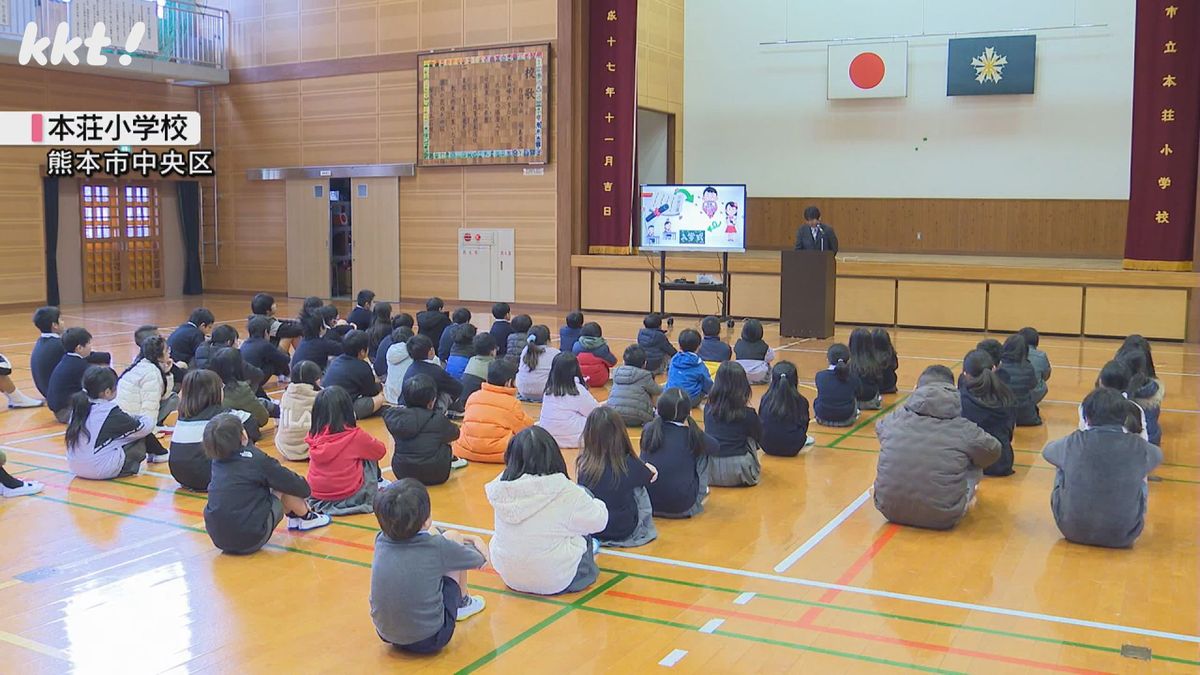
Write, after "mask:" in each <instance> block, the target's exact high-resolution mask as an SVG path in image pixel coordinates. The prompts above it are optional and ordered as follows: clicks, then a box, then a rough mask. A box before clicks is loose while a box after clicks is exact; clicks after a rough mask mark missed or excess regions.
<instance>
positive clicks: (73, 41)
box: [18, 21, 146, 66]
mask: <svg viewBox="0 0 1200 675" xmlns="http://www.w3.org/2000/svg"><path fill="white" fill-rule="evenodd" d="M145 36H146V24H145V23H143V22H141V21H138V22H137V23H135V24H133V28H131V29H130V31H129V37H128V38H126V40H125V51H126V52H129V53H127V54H121V56H120V57H119V58H118V59H117V60H118V61H119V62H120V63H121V65H123V66H128V65H129V64H131V63H133V57H132V56H130V55H129V54H130V53H133V52H135V51H137V48H138V45H139V44H141V42H142V38H143V37H145ZM80 45H84V46H86V47H87V64H88V65H89V66H103V65H105V64H107V63H108V56H106V55H105V54H103V53H102V52H101V51H100V50H102V49H104V48H105V47H111V46H112V39H111V38H109V37H108V35H107V34H106V33H105V27H104V23H103V22H101V23H97V24H96V26H95V27H94V28H93V29H92V34H91V36H89V37H87V38H82V39H81V38H80V37H79V36H72V35H71V27H70V26H68V25H67V23H66V22H65V21H64V22H62V23H60V24H58V28H57V29H56V30H55V32H54V41H53V43H51V40H50V38H49V37H47V36H42V37H38V26H37V23H35V22H33V21H30V22H29V23H28V24H26V25H25V34H24V35H23V36H22V37H21V52H20V54H19V55H18V62H19V63H20V64H21V65H23V66H24V65H27V64H28V63H29V62H30V61H31V60H32V61H37V63H38V65H40V66H44V65H46V64H50V65H52V66H57V65H59V64H60V63H62V62H63V61H66V62H67V63H69V64H71V65H72V66H77V65H79V56H78V55H76V54H75V50H77V49H79V47H80ZM47 48H49V49H50V58H48V59H47V58H46V49H47Z"/></svg>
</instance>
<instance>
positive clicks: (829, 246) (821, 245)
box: [796, 206, 838, 253]
mask: <svg viewBox="0 0 1200 675" xmlns="http://www.w3.org/2000/svg"><path fill="white" fill-rule="evenodd" d="M796 250H797V251H832V252H833V253H837V252H838V240H837V233H835V232H834V231H833V228H832V227H830V226H828V225H826V224H825V223H822V222H821V209H818V208H817V207H815V206H810V207H808V208H806V209H804V224H803V225H801V226H800V229H799V230H796Z"/></svg>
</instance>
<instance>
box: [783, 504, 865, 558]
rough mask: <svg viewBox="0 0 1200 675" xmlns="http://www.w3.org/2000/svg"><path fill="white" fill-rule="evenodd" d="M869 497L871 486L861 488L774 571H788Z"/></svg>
mask: <svg viewBox="0 0 1200 675" xmlns="http://www.w3.org/2000/svg"><path fill="white" fill-rule="evenodd" d="M870 498H871V488H867V489H866V490H863V493H862V494H861V495H859V496H858V498H857V499H855V500H854V501H852V502H850V505H849V506H847V507H846V508H844V509H842V512H841V513H839V514H837V515H836V516H834V517H833V520H830V521H829V522H828V523H825V527H822V528H821V529H819V530H817V533H816V534H814V535H813V536H811V537H809V538H808V541H806V542H804V543H803V544H801V545H800V548H797V549H796V550H795V551H792V552H791V554H789V555H788V557H786V558H784V559H783V560H781V561H779V564H778V565H776V566H775V571H776V572H786V571H788V568H790V567H791V566H792V565H795V564H796V561H797V560H799V559H800V558H803V557H804V555H805V554H806V553H808V552H809V551H811V550H813V548H814V547H815V546H816V545H817V544H820V543H821V542H822V541H824V540H825V537H828V536H829V533H830V532H833V531H834V530H835V529H837V526H838V525H841V524H842V523H844V522H846V519H847V518H849V517H850V516H851V515H853V514H854V512H855V511H857V510H858V507H860V506H862V505H863V503H864V502H866V501H867V500H868V499H870Z"/></svg>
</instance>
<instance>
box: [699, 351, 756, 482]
mask: <svg viewBox="0 0 1200 675" xmlns="http://www.w3.org/2000/svg"><path fill="white" fill-rule="evenodd" d="M749 402H750V381H749V380H748V379H747V378H746V371H745V370H742V367H741V365H739V364H738V363H737V362H735V361H727V362H725V363H722V364H721V367H720V368H717V376H716V377H714V378H713V388H712V392H711V393H710V394H709V396H708V403H707V404H706V405H705V406H704V431H705V433H707V434H709V435H710V436H712V437H713V438H715V439H717V444H718V448H717V451H716V452H715V453H713V454H712V456H710V457H709V459H708V484H709V485H720V486H723V487H752V486H755V485H758V479H759V477H760V475H761V473H762V465H761V463H760V462H759V459H758V455H759V452H760V450H761V449H762V445H761V443H762V422H761V421H760V420H759V418H758V413H757V412H755V411H754V408H751V407H750V406H749Z"/></svg>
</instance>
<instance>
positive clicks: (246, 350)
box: [241, 316, 292, 397]
mask: <svg viewBox="0 0 1200 675" xmlns="http://www.w3.org/2000/svg"><path fill="white" fill-rule="evenodd" d="M270 325H271V320H270V319H268V318H267V317H265V316H252V317H250V321H249V322H248V323H247V325H246V331H247V332H248V333H250V338H249V339H248V340H246V341H245V342H243V343H242V346H241V352H242V360H243V361H245V363H246V366H247V367H254V368H257V369H258V370H260V371H262V382H260V383H259V385H258V391H256V392H255V394H256V395H258V396H260V397H266V395H267V394H266V392H265V391H263V384H265V383H266V382H267V381H268V380H270V379H271V378H272V377H275V378H279V381H280V382H286V381H287V376H288V373H289V372H290V371H291V369H292V368H291V358H290V357H289V356H288V355H287V354H286V353H285V352H284V351H283V350H282V349H280V348H279V347H276V346H275V345H273V344H271V341H270V340H268V339H267V331H268V330H269V329H270Z"/></svg>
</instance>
